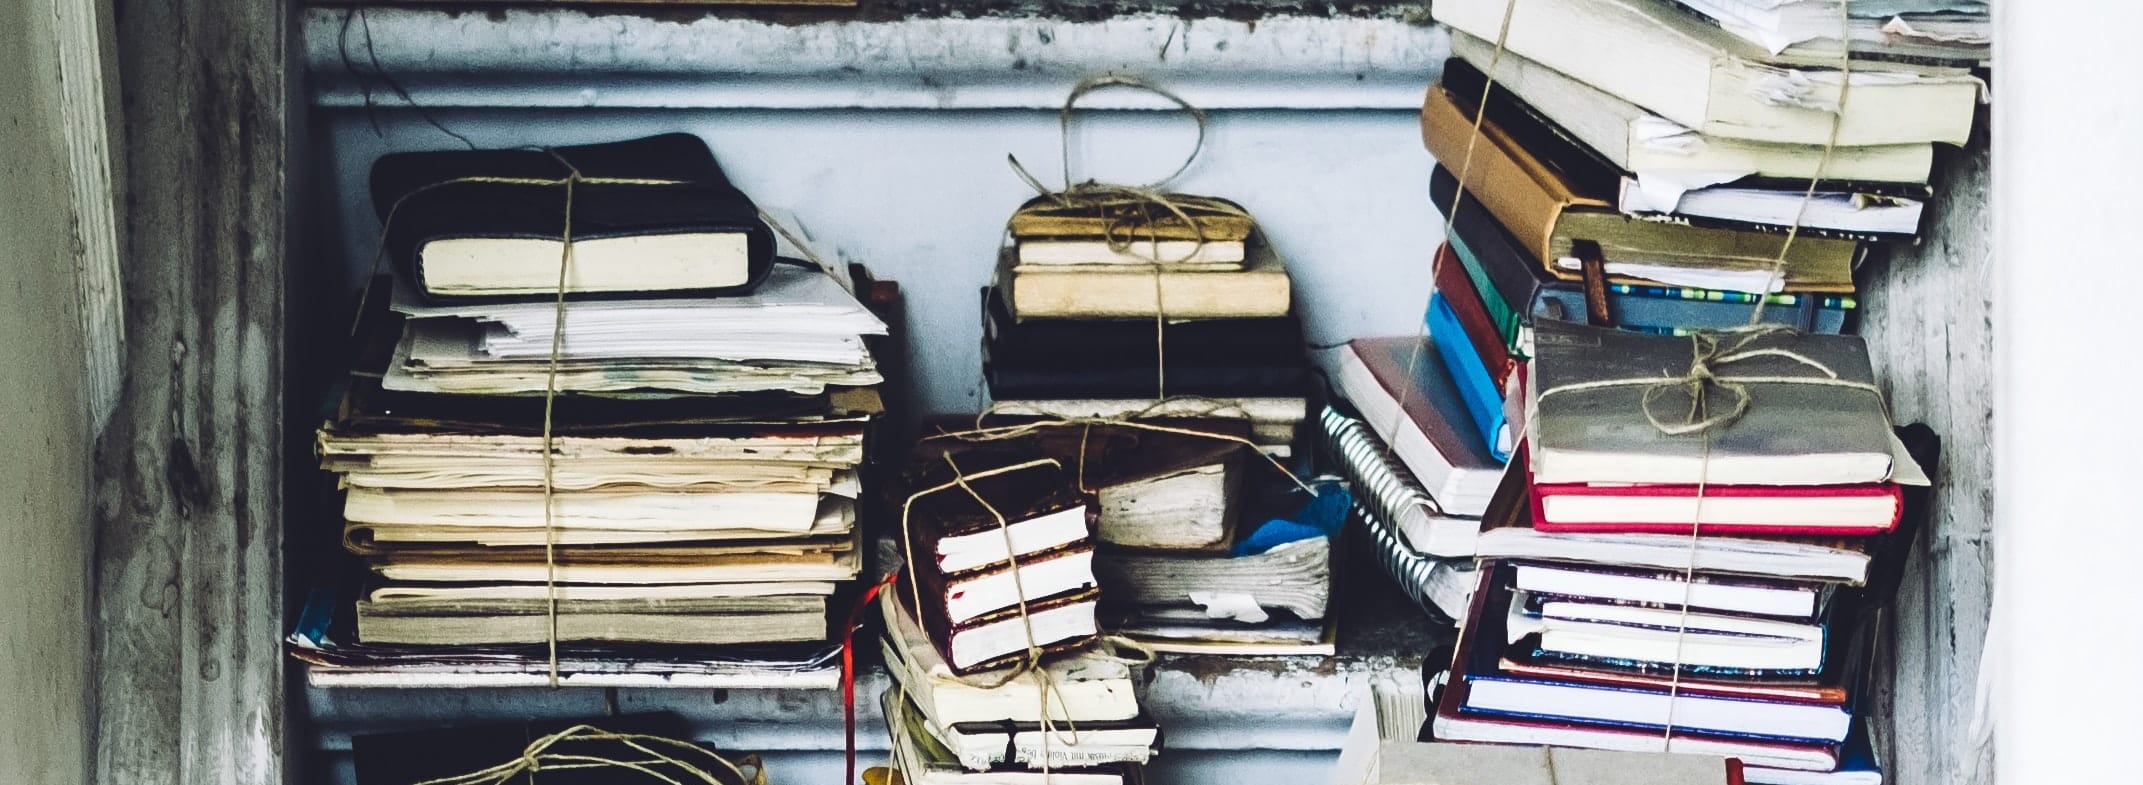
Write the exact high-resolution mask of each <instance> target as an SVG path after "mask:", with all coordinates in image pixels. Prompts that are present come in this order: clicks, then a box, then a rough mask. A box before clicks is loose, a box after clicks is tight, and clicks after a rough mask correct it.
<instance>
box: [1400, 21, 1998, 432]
mask: <svg viewBox="0 0 2143 785" xmlns="http://www.w3.org/2000/svg"><path fill="white" fill-rule="evenodd" d="M1840 5H1841V4H1839V3H1833V2H1826V1H1823V0H1775V1H1767V2H1763V3H1733V2H1714V1H1713V0H1702V1H1701V2H1699V1H1698V0H1544V1H1543V2H1537V3H1526V4H1522V5H1520V6H1517V7H1514V8H1513V7H1509V6H1508V4H1506V3H1503V2H1500V0H1455V1H1454V2H1443V3H1438V4H1437V7H1436V8H1435V9H1434V12H1433V13H1434V15H1435V17H1436V19H1437V21H1439V22H1443V23H1445V24H1447V25H1449V26H1450V27H1451V29H1452V30H1453V33H1452V51H1453V53H1454V54H1455V55H1456V57H1454V58H1453V59H1451V60H1450V61H1448V62H1447V63H1446V65H1445V69H1444V78H1443V82H1442V83H1441V84H1439V85H1437V86H1435V87H1433V88H1431V89H1430V91H1429V95H1428V98H1427V100H1426V102H1425V104H1424V106H1423V110H1422V136H1423V140H1424V142H1425V143H1426V146H1427V147H1428V149H1429V150H1430V152H1431V153H1433V154H1434V155H1435V157H1436V159H1437V161H1438V164H1439V165H1438V169H1437V172H1436V174H1435V176H1434V178H1433V180H1432V189H1431V192H1432V196H1433V198H1434V200H1435V206H1436V208H1437V209H1438V210H1440V211H1444V212H1446V213H1447V216H1448V217H1449V218H1450V219H1451V221H1452V231H1451V233H1450V234H1451V236H1450V237H1449V238H1448V239H1449V244H1450V247H1449V250H1448V252H1447V253H1446V254H1445V255H1446V257H1447V260H1449V259H1455V260H1456V261H1457V262H1459V264H1458V265H1457V266H1458V267H1460V268H1461V270H1462V272H1463V275H1459V274H1456V273H1453V274H1451V275H1447V276H1440V280H1438V282H1437V288H1438V289H1439V290H1440V291H1441V292H1443V295H1444V298H1445V299H1446V302H1445V303H1444V305H1442V306H1441V307H1440V310H1441V311H1442V312H1443V313H1442V315H1440V316H1439V315H1435V314H1432V316H1431V318H1432V320H1439V321H1440V322H1441V323H1442V324H1444V325H1449V324H1451V323H1453V322H1457V323H1459V324H1462V325H1465V326H1466V327H1467V329H1468V330H1470V331H1472V332H1473V335H1471V336H1468V337H1469V338H1470V340H1468V341H1458V340H1456V339H1457V338H1458V337H1459V336H1456V335H1454V336H1451V339H1452V340H1450V341H1449V342H1448V345H1446V346H1444V347H1443V348H1445V349H1446V351H1447V353H1451V352H1455V351H1456V350H1457V349H1459V348H1460V347H1461V346H1464V345H1467V344H1471V345H1474V346H1476V347H1477V348H1476V349H1474V350H1473V352H1474V353H1475V354H1477V355H1478V356H1477V357H1475V358H1474V359H1472V360H1468V361H1466V362H1467V363H1469V364H1478V365H1480V366H1482V367H1483V368H1485V370H1487V372H1488V380H1489V381H1490V382H1493V381H1497V380H1500V381H1504V382H1505V383H1510V380H1509V378H1508V377H1507V376H1505V375H1504V374H1503V373H1501V372H1500V369H1501V368H1502V367H1504V365H1505V363H1507V362H1508V361H1509V360H1518V361H1523V360H1524V359H1525V358H1526V357H1529V356H1530V355H1531V353H1532V336H1531V327H1532V325H1534V324H1535V323H1536V322H1537V321H1539V320H1542V319H1553V320H1565V321H1576V322H1582V323H1589V324H1595V325H1603V326H1616V327H1621V328H1625V329H1631V330H1638V331H1644V332H1655V333H1668V334H1683V333H1687V332H1689V331H1693V330H1698V329H1720V328H1729V327H1737V326H1740V325H1742V324H1745V323H1747V322H1748V321H1749V320H1750V318H1751V315H1752V313H1753V312H1754V310H1755V306H1756V305H1757V303H1759V302H1761V303H1762V304H1763V313H1762V321H1763V322H1764V323H1769V324H1779V325H1785V326H1790V327H1794V328H1797V329H1800V330H1804V331H1810V332H1825V333H1837V332H1843V331H1847V330H1849V329H1850V328H1851V323H1852V319H1851V317H1852V315H1853V312H1854V311H1855V310H1856V309H1857V307H1858V303H1857V302H1856V300H1855V299H1854V296H1853V295H1854V282H1853V272H1854V270H1855V268H1856V267H1857V265H1858V264H1859V262H1860V261H1861V259H1862V258H1863V257H1864V256H1866V255H1867V254H1869V253H1874V252H1881V250H1882V248H1883V247H1885V246H1886V245H1892V244H1898V243H1912V242H1917V241H1918V238H1919V236H1920V233H1921V229H1922V227H1923V226H1924V224H1925V220H1924V219H1925V215H1926V212H1927V206H1928V203H1929V202H1930V200H1931V199H1933V198H1934V197H1935V195H1936V191H1935V188H1934V185H1933V184H1932V182H1931V180H1930V177H1931V174H1932V172H1933V169H1934V163H1935V156H1936V152H1937V145H1958V144H1962V143H1964V142H1965V141H1966V139H1967V137H1968V136H1969V135H1970V134H1971V130H1972V126H1973V122H1974V115H1975V110H1976V105H1977V103H1978V101H1979V98H1980V94H1981V92H1982V90H1983V85H1982V83H1981V82H1980V81H1979V79H1978V78H1976V77H1975V76H1974V75H1973V72H1972V70H1971V69H1972V68H1974V67H1976V66H1979V65H1981V64H1983V62H1984V61H1985V58H1986V57H1987V52H1988V50H1987V48H1986V39H1985V32H1986V29H1987V22H1986V5H1985V4H1984V3H1980V2H1976V1H1966V0H1899V1H1898V2H1878V3H1853V4H1851V5H1850V6H1847V7H1846V8H1845V9H1843V10H1841V9H1840V7H1839V6H1840ZM1506 13H1509V14H1510V18H1509V19H1508V20H1506V19H1505V14H1506ZM1878 31H1880V32H1878ZM1936 31H1940V32H1936ZM1499 34H1500V35H1502V46H1501V47H1498V46H1497V45H1496V43H1495V41H1496V38H1497V37H1498V35H1499ZM1847 53H1850V56H1851V58H1852V62H1851V71H1850V74H1851V75H1850V80H1851V85H1850V87H1849V88H1848V87H1846V86H1845V85H1844V82H1845V81H1846V79H1847V77H1846V75H1845V73H1846V72H1844V71H1841V70H1840V62H1841V61H1840V58H1841V57H1842V56H1845V55H1846V54H1847ZM1491 83H1492V84H1491ZM1841 107H1842V108H1841ZM1833 118H1836V120H1837V122H1836V123H1835V124H1834V123H1833V122H1832V121H1833ZM1476 129H1478V133H1476ZM1461 171H1463V172H1464V175H1465V180H1466V181H1465V182H1464V183H1463V184H1461V183H1460V182H1459V177H1458V175H1457V174H1456V173H1459V172H1461ZM1812 180H1813V181H1815V182H1814V183H1813V186H1811V181H1812ZM1462 185H1463V191H1464V192H1463V194H1462V193H1461V190H1462V188H1461V186H1462ZM1811 188H1812V191H1811ZM1811 194H1812V195H1811ZM1454 204H1456V209H1455V210H1454V209H1453V206H1454ZM1789 236H1791V241H1790V242H1791V244H1790V246H1789V245H1788V237H1789ZM1782 255H1783V260H1782V262H1781V256H1782ZM1442 266H1444V267H1449V266H1452V265H1448V264H1445V265H1442ZM1774 267H1775V268H1776V269H1775V270H1774ZM1462 289H1466V290H1470V293H1467V292H1461V291H1460V290H1462ZM1462 301H1463V302H1462ZM1432 332H1433V330H1432ZM1496 343H1500V344H1502V346H1501V348H1500V349H1497V348H1494V347H1493V346H1492V345H1493V344H1496ZM1468 384H1469V385H1470V387H1482V386H1484V384H1485V383H1484V382H1479V381H1477V382H1469V383H1468ZM1506 396H1507V399H1509V397H1508V395H1507V391H1506ZM1518 399H1522V396H1519V397H1518ZM1520 430H1522V428H1521V429H1520Z"/></svg>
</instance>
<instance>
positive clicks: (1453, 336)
mask: <svg viewBox="0 0 2143 785" xmlns="http://www.w3.org/2000/svg"><path fill="white" fill-rule="evenodd" d="M1428 321H1429V339H1430V340H1431V341H1433V342H1434V343H1435V344H1436V353H1437V354H1438V355H1441V356H1442V357H1443V361H1444V367H1445V368H1448V369H1450V371H1451V379H1452V381H1455V382H1457V383H1458V393H1459V398H1460V399H1462V400H1464V401H1465V403H1466V413H1467V414H1468V415H1469V416H1471V417H1472V419H1473V425H1474V428H1475V429H1476V430H1477V431H1478V432H1479V433H1480V434H1481V441H1483V442H1486V443H1487V444H1488V454H1489V455H1492V456H1494V457H1495V459H1496V460H1497V461H1503V462H1508V461H1509V460H1510V459H1511V450H1513V449H1515V448H1516V447H1517V439H1516V437H1515V436H1514V435H1513V434H1512V433H1511V427H1510V422H1509V420H1508V418H1506V417H1505V416H1504V413H1503V392H1502V391H1501V390H1499V389H1497V387H1496V380H1495V377H1494V376H1492V375H1490V374H1489V372H1488V365H1487V364H1486V363H1485V362H1483V361H1482V360H1481V354H1480V352H1479V351H1476V350H1475V349H1474V348H1473V341H1472V340H1471V339H1469V338H1467V336H1466V326H1465V325H1463V324H1460V323H1459V320H1458V314H1457V313H1456V312H1454V311H1452V310H1451V303H1450V301H1449V300H1446V299H1444V295H1443V292H1437V293H1435V294H1433V295H1430V297H1429V315H1428Z"/></svg>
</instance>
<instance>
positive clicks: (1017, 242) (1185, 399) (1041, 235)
mask: <svg viewBox="0 0 2143 785" xmlns="http://www.w3.org/2000/svg"><path fill="white" fill-rule="evenodd" d="M1170 198H1171V199H1173V200H1176V202H1177V204H1178V206H1179V207H1181V208H1183V210H1184V216H1186V217H1188V218H1189V223H1186V222H1185V220H1184V218H1183V217H1179V216H1177V215H1176V214H1175V213H1174V212H1171V211H1168V210H1164V209H1162V208H1160V207H1158V206H1153V205H1146V206H1142V207H1130V206H1124V207H1111V208H1091V207H1082V208H1077V209H1074V208H1068V207H1059V206H1056V205H1055V204H1054V203H1053V202H1051V201H1049V200H1050V199H1051V197H1040V198H1038V199H1037V200H1036V201H1035V202H1030V203H1029V204H1027V205H1025V206H1023V207H1022V208H1021V209H1020V210H1019V212H1017V213H1016V214H1014V216H1013V218H1012V221H1011V233H1012V239H1013V244H1012V245H1011V246H1009V247H1007V248H1005V249H1004V251H1003V262H1002V265H1001V266H1000V267H999V269H998V273H997V282H996V284H995V285H994V286H992V287H989V288H987V289H985V290H984V291H983V293H982V301H983V307H982V314H983V336H984V338H983V348H982V353H983V377H984V380H985V381H986V382H987V385H988V387H989V392H990V398H991V400H992V401H994V403H995V405H994V408H993V411H996V412H998V413H1002V414H1030V415H1040V416H1051V417H1122V416H1125V415H1129V414H1143V415H1150V416H1163V417H1212V416H1219V417H1229V418H1234V419H1247V420H1249V421H1251V423H1252V424H1253V425H1254V426H1255V427H1254V428H1253V438H1255V439H1256V441H1257V442H1258V444H1259V445H1260V446H1262V447H1266V448H1268V451H1270V452H1273V453H1276V454H1282V455H1284V454H1286V453H1288V452H1289V450H1290V449H1291V448H1292V445H1293V443H1294V440H1295V437H1296V429H1297V428H1299V427H1300V426H1301V425H1302V423H1303V421H1304V420H1305V419H1306V418H1307V417H1308V414H1309V408H1308V402H1307V396H1308V394H1309V391H1310V390H1311V389H1312V387H1313V385H1314V379H1315V372H1314V371H1313V370H1312V368H1311V366H1310V365H1309V362H1308V359H1307V357H1306V355H1305V352H1304V348H1303V343H1302V324H1301V322H1300V321H1299V320H1298V319H1297V318H1295V316H1294V315H1293V311H1292V297H1291V292H1292V290H1291V288H1290V286H1289V280H1288V276H1287V268H1286V266H1285V265H1284V264H1282V263H1281V261H1280V259H1279V257H1278V256H1277V255H1276V254H1275V253H1274V252H1273V251H1272V249H1271V247H1270V246H1268V245H1266V244H1265V243H1264V242H1262V240H1261V239H1260V238H1259V237H1258V236H1257V234H1256V232H1255V231H1254V229H1255V226H1254V224H1253V223H1252V221H1251V219H1250V217H1249V215H1248V214H1247V213H1245V212H1243V210H1242V208H1241V207H1238V206H1236V205H1234V204H1233V203H1232V202H1226V201H1224V200H1220V199H1214V198H1210V197H1198V196H1185V195H1172V196H1170ZM1164 369H1165V376H1164ZM1162 396H1166V397H1167V398H1168V400H1166V401H1159V402H1157V400H1156V399H1158V398H1161V397H1162Z"/></svg>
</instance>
